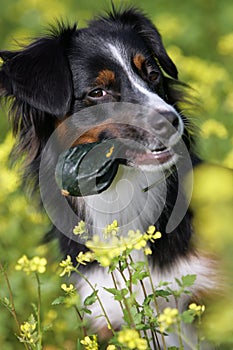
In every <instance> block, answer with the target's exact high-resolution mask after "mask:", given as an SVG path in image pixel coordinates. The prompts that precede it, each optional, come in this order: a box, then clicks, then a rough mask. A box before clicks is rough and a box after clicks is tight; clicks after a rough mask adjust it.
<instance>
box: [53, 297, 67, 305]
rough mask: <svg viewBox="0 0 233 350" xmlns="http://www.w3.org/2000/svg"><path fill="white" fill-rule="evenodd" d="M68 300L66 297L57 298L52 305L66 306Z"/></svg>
mask: <svg viewBox="0 0 233 350" xmlns="http://www.w3.org/2000/svg"><path fill="white" fill-rule="evenodd" d="M65 300H66V297H58V298H56V299H55V300H54V301H53V302H52V304H51V305H61V304H64V303H65Z"/></svg>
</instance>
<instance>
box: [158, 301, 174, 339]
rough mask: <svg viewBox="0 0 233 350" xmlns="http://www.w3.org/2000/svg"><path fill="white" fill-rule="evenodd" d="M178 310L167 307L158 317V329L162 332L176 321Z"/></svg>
mask: <svg viewBox="0 0 233 350" xmlns="http://www.w3.org/2000/svg"><path fill="white" fill-rule="evenodd" d="M178 315H179V312H178V310H177V309H172V308H170V307H167V308H165V309H164V310H163V313H162V314H160V315H159V317H158V323H159V330H160V332H161V333H164V332H165V331H166V330H167V329H168V328H169V327H170V326H172V325H173V324H175V323H177V321H178Z"/></svg>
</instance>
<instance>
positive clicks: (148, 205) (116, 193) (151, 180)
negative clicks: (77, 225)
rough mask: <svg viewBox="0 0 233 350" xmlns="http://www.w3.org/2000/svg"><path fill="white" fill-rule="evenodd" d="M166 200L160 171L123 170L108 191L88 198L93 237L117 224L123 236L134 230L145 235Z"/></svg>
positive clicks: (88, 215) (88, 211) (89, 222)
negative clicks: (108, 226)
mask: <svg viewBox="0 0 233 350" xmlns="http://www.w3.org/2000/svg"><path fill="white" fill-rule="evenodd" d="M150 186H151V188H150V189H149V190H147V188H148V187H150ZM165 200H166V181H165V179H164V174H163V173H162V172H161V171H157V172H152V171H151V172H145V171H144V172H143V171H141V170H139V169H134V168H129V167H125V166H120V167H119V170H118V173H117V176H116V178H115V179H114V181H113V183H112V184H111V186H110V187H109V188H108V190H106V191H104V192H103V193H101V194H98V195H93V196H89V197H86V199H85V212H86V215H85V221H86V224H87V225H89V226H90V225H91V226H92V228H91V231H92V232H93V233H95V234H100V235H101V233H102V231H103V228H104V227H106V225H109V224H111V223H112V222H113V221H114V220H117V221H118V225H119V227H120V233H121V234H123V235H125V234H127V232H128V230H132V229H133V230H141V231H142V232H143V231H145V230H146V229H147V228H148V226H149V225H154V223H155V222H156V221H157V219H158V218H159V216H160V214H161V212H162V210H163V209H164V205H165Z"/></svg>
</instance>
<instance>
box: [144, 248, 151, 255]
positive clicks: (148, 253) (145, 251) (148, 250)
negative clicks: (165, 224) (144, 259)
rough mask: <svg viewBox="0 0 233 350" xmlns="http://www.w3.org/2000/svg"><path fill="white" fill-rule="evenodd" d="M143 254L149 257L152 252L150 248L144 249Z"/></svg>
mask: <svg viewBox="0 0 233 350" xmlns="http://www.w3.org/2000/svg"><path fill="white" fill-rule="evenodd" d="M144 254H145V255H151V254H152V250H151V249H150V248H145V249H144Z"/></svg>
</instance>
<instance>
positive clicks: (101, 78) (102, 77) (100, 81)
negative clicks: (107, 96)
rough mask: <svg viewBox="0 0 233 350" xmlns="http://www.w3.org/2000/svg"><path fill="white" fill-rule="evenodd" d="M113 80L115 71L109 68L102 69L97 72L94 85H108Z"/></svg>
mask: <svg viewBox="0 0 233 350" xmlns="http://www.w3.org/2000/svg"><path fill="white" fill-rule="evenodd" d="M114 82H115V73H114V72H113V71H111V70H109V69H104V70H102V71H100V72H99V74H98V77H97V78H96V80H95V83H96V85H101V86H110V85H112V84H113V83H114Z"/></svg>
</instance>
